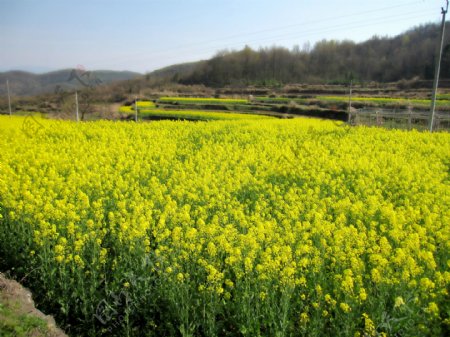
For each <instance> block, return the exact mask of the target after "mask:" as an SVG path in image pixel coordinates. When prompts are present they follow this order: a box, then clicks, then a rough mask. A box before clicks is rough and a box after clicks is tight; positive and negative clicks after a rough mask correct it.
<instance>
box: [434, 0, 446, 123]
mask: <svg viewBox="0 0 450 337" xmlns="http://www.w3.org/2000/svg"><path fill="white" fill-rule="evenodd" d="M447 11H448V0H447V7H446V8H445V9H444V8H443V7H442V8H441V12H442V24H441V41H440V46H439V54H438V58H437V62H436V68H435V71H434V82H433V95H432V98H431V117H430V132H433V126H434V113H435V109H436V95H437V88H438V84H439V73H440V71H441V58H442V50H443V48H444V35H445V15H446V14H447Z"/></svg>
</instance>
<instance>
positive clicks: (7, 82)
mask: <svg viewBox="0 0 450 337" xmlns="http://www.w3.org/2000/svg"><path fill="white" fill-rule="evenodd" d="M6 90H7V91H8V109H9V115H10V116H12V112H11V95H10V93H9V80H6Z"/></svg>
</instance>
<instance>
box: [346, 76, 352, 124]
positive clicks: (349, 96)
mask: <svg viewBox="0 0 450 337" xmlns="http://www.w3.org/2000/svg"><path fill="white" fill-rule="evenodd" d="M352 87H353V80H350V91H349V93H348V116H347V123H350V115H351V113H352Z"/></svg>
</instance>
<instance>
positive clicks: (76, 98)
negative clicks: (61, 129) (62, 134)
mask: <svg viewBox="0 0 450 337" xmlns="http://www.w3.org/2000/svg"><path fill="white" fill-rule="evenodd" d="M75 113H76V115H77V122H78V92H77V91H75Z"/></svg>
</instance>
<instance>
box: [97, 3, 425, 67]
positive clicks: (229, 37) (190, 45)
mask: <svg viewBox="0 0 450 337" xmlns="http://www.w3.org/2000/svg"><path fill="white" fill-rule="evenodd" d="M421 2H422V1H416V2H415V3H416V4H417V3H421ZM406 6H408V7H410V6H411V3H410V2H408V3H404V4H397V5H394V6H389V7H384V8H380V9H374V10H368V11H362V12H357V13H352V14H347V15H342V16H338V17H337V16H330V17H328V18H324V19H322V21H324V22H333V21H339V20H341V19H345V18H350V17H355V16H357V17H360V16H361V15H365V14H370V13H376V12H386V11H390V10H392V9H396V8H401V7H406ZM414 13H418V12H417V11H416V12H414ZM420 13H421V14H422V15H423V14H424V12H423V11H420ZM403 14H404V13H403ZM316 22H317V21H312V20H311V21H306V22H302V23H298V24H292V25H286V26H280V27H274V28H270V29H264V30H259V31H253V32H247V33H240V34H235V35H229V36H225V37H222V38H218V39H214V40H206V41H199V42H194V43H188V44H184V45H178V46H176V47H173V48H168V49H165V50H160V51H155V52H151V53H152V55H154V54H155V53H158V54H163V53H166V52H169V51H177V50H180V49H181V50H183V49H189V48H192V47H194V46H196V45H200V46H204V45H205V44H210V43H217V42H222V41H226V40H232V39H236V38H242V37H245V36H253V35H259V34H263V33H269V32H275V31H280V30H285V29H290V28H294V27H301V26H308V25H311V24H314V23H316ZM290 34H292V33H290ZM216 48H220V47H216ZM142 54H144V55H145V57H148V54H149V51H141V52H136V53H132V54H128V55H127V56H125V57H123V56H120V57H113V58H109V59H102V60H101V61H99V62H97V64H104V63H105V61H114V60H117V61H121V60H128V59H130V58H133V57H134V56H138V55H142ZM95 64H96V62H94V63H91V67H92V66H95Z"/></svg>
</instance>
